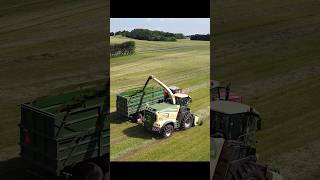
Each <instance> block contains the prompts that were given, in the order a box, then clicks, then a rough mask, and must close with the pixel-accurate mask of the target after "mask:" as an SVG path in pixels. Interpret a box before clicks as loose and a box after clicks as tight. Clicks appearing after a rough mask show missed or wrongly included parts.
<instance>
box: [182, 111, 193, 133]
mask: <svg viewBox="0 0 320 180" xmlns="http://www.w3.org/2000/svg"><path fill="white" fill-rule="evenodd" d="M193 119H194V117H193V115H192V114H191V113H190V111H185V112H183V113H182V119H181V129H182V130H185V129H189V128H190V127H191V126H192V124H193Z"/></svg>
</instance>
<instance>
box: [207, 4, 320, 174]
mask: <svg viewBox="0 0 320 180" xmlns="http://www.w3.org/2000/svg"><path fill="white" fill-rule="evenodd" d="M319 8H320V3H319V1H313V0H306V1H305V0H304V1H302V0H290V1H289V0H284V1H276V0H271V1H264V2H263V1H260V0H249V1H245V2H244V1H241V2H240V1H236V0H229V1H222V0H217V1H215V3H214V8H213V9H212V11H213V12H212V15H213V16H214V19H215V21H214V22H213V28H212V33H214V34H215V40H214V47H215V50H214V51H215V53H214V54H215V56H214V57H213V59H212V61H213V64H212V67H213V71H212V72H213V78H214V79H216V80H221V81H223V82H231V89H232V90H233V91H235V92H237V93H239V94H241V95H243V96H244V97H245V101H246V103H247V104H250V105H253V106H254V107H256V109H257V110H258V111H259V112H260V113H261V116H262V119H263V124H262V128H263V130H262V131H261V132H259V133H258V141H259V142H258V153H259V158H260V159H261V160H262V161H264V162H267V163H270V164H273V165H275V166H277V167H279V168H280V171H281V172H282V174H283V175H284V176H285V177H286V179H310V180H313V179H318V177H319V176H320V148H319V147H320V141H319V137H320V118H319V117H320V108H319V106H320V97H319V92H320V60H319V58H320V51H319V47H320V46H319V45H320V43H319V42H320V41H319V39H320V26H319V24H320V14H319Z"/></svg>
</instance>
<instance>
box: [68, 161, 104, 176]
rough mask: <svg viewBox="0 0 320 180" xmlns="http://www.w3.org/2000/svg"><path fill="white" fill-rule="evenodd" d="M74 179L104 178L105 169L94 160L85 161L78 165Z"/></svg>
mask: <svg viewBox="0 0 320 180" xmlns="http://www.w3.org/2000/svg"><path fill="white" fill-rule="evenodd" d="M72 179H73V180H103V171H102V169H101V167H100V166H98V165H97V164H95V163H93V162H89V163H84V164H81V165H79V166H78V167H76V170H75V173H74V176H73V178H72Z"/></svg>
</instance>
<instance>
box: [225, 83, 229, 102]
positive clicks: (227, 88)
mask: <svg viewBox="0 0 320 180" xmlns="http://www.w3.org/2000/svg"><path fill="white" fill-rule="evenodd" d="M229 96H230V83H229V84H228V85H227V87H226V94H225V100H226V101H228V100H229Z"/></svg>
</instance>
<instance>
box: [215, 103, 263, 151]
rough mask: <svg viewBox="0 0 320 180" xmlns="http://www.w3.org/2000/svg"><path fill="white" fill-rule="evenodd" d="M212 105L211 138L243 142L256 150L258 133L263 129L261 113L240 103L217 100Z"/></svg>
mask: <svg viewBox="0 0 320 180" xmlns="http://www.w3.org/2000/svg"><path fill="white" fill-rule="evenodd" d="M211 103H212V104H211V112H210V113H211V116H210V122H211V131H210V134H211V136H212V137H222V138H224V139H226V140H236V141H241V142H244V143H245V144H247V145H249V146H251V147H253V148H254V147H255V144H256V137H255V135H256V131H257V130H260V129H261V118H260V116H259V113H258V112H257V111H256V110H255V109H253V108H252V107H250V106H248V105H245V104H241V103H238V102H233V101H220V100H217V101H212V102H211Z"/></svg>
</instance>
